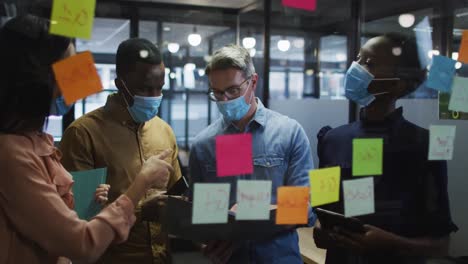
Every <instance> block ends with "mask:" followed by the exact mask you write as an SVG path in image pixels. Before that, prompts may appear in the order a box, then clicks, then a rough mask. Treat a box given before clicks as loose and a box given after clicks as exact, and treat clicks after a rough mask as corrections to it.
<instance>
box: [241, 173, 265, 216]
mask: <svg viewBox="0 0 468 264" xmlns="http://www.w3.org/2000/svg"><path fill="white" fill-rule="evenodd" d="M270 204H271V181H253V180H252V181H247V180H239V181H238V182H237V211H236V220H267V219H270Z"/></svg>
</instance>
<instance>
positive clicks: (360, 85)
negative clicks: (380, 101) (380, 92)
mask: <svg viewBox="0 0 468 264" xmlns="http://www.w3.org/2000/svg"><path fill="white" fill-rule="evenodd" d="M373 79H374V75H372V74H371V73H370V72H368V71H367V70H366V69H365V68H364V67H362V66H361V65H360V64H359V63H357V62H355V61H353V63H352V64H351V67H349V69H348V71H347V72H346V75H345V80H344V86H345V96H346V98H348V99H349V100H352V101H354V102H356V103H357V104H359V105H361V106H368V105H369V104H370V103H372V101H374V100H375V96H374V95H372V94H370V93H369V92H368V91H367V87H368V86H369V84H370V83H371V81H372V80H373Z"/></svg>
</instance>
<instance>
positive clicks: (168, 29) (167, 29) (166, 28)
mask: <svg viewBox="0 0 468 264" xmlns="http://www.w3.org/2000/svg"><path fill="white" fill-rule="evenodd" d="M163 30H164V31H171V28H170V27H164V29H163Z"/></svg>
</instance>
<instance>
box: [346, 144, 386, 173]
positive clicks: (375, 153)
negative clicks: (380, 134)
mask: <svg viewBox="0 0 468 264" xmlns="http://www.w3.org/2000/svg"><path fill="white" fill-rule="evenodd" d="M382 163H383V139H381V138H356V139H354V140H353V169H352V171H353V176H369V175H381V174H382Z"/></svg>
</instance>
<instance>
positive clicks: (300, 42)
mask: <svg viewBox="0 0 468 264" xmlns="http://www.w3.org/2000/svg"><path fill="white" fill-rule="evenodd" d="M293 46H294V47H295V48H297V49H302V48H304V39H303V38H297V39H295V40H293Z"/></svg>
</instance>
